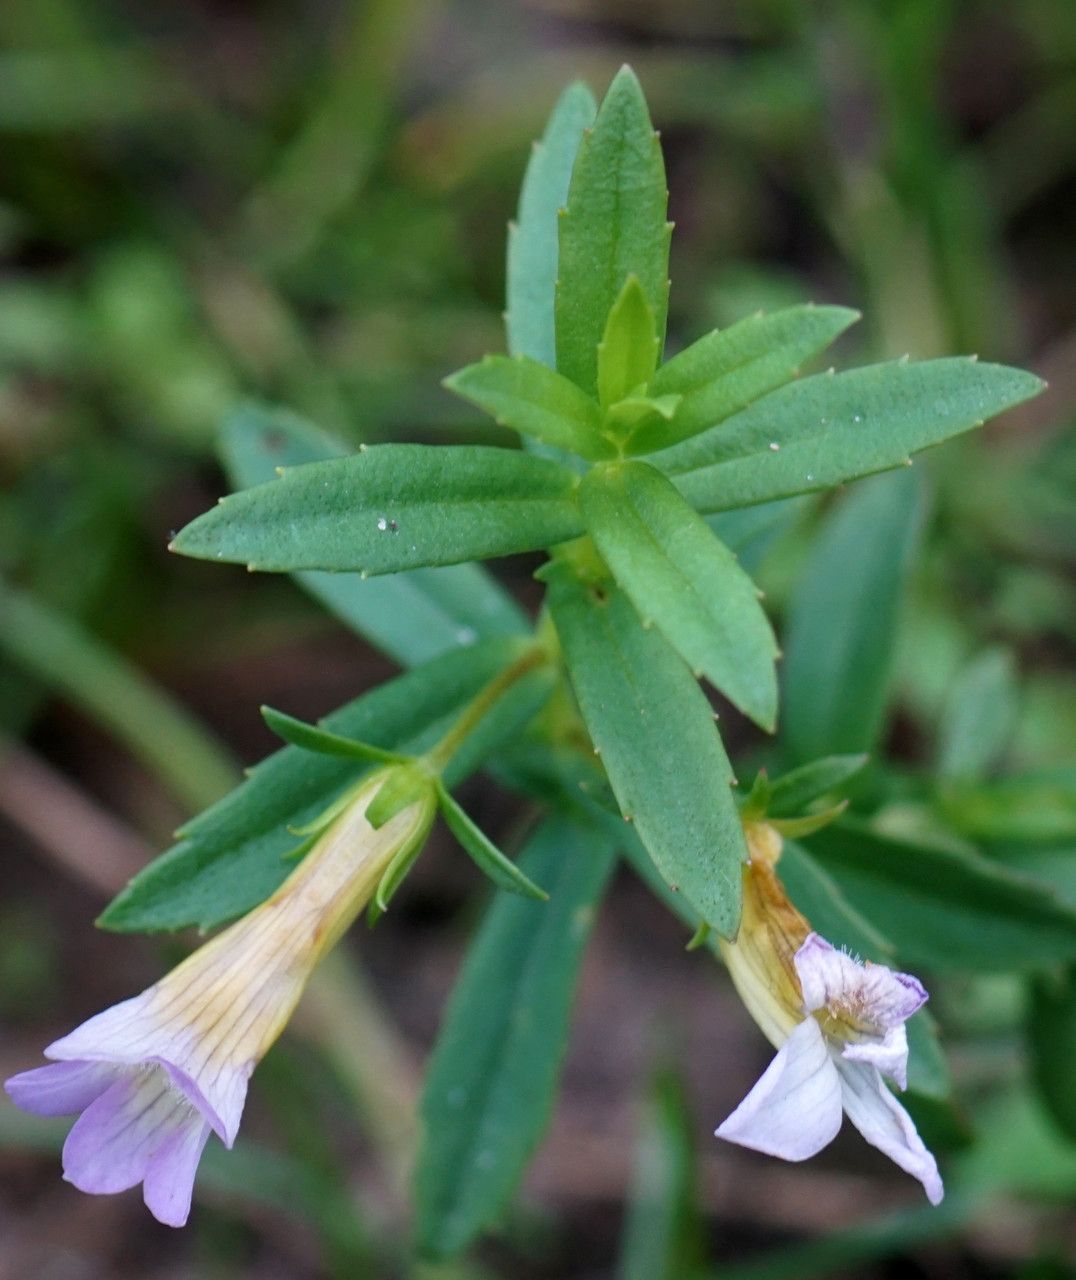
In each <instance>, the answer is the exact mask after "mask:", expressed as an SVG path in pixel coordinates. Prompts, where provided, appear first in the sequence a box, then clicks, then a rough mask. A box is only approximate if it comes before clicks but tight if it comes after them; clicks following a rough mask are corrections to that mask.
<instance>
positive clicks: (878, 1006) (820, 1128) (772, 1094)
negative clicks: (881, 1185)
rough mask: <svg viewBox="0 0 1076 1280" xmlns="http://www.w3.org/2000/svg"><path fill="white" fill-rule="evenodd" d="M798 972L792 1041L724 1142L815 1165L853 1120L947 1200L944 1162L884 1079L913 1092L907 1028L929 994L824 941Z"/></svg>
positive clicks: (811, 944) (726, 1130)
mask: <svg viewBox="0 0 1076 1280" xmlns="http://www.w3.org/2000/svg"><path fill="white" fill-rule="evenodd" d="M732 946H735V944H732ZM793 965H794V968H795V974H796V977H797V979H798V984H799V987H800V990H801V993H802V1006H801V1009H800V1010H799V1011H798V1015H799V1020H798V1021H797V1020H796V1018H795V1017H794V1018H793V1019H792V1020H791V1021H792V1027H791V1029H790V1030H783V1031H782V1032H781V1033H779V1034H784V1035H786V1036H787V1038H785V1039H784V1042H783V1044H781V1046H780V1048H779V1050H778V1053H777V1056H776V1057H775V1058H774V1060H773V1061H772V1062H771V1063H770V1065H769V1066H768V1067H767V1068H766V1070H765V1071H764V1072H763V1073H762V1076H761V1077H760V1079H759V1081H758V1083H757V1084H756V1085H755V1087H754V1088H753V1089H752V1090H751V1092H750V1093H749V1094H748V1095H747V1097H746V1098H745V1099H744V1100H743V1102H741V1103H740V1105H739V1106H738V1107H737V1108H736V1110H735V1111H734V1112H733V1113H732V1115H730V1116H729V1118H728V1119H727V1120H726V1121H725V1122H724V1123H723V1124H722V1125H721V1126H720V1127H719V1128H718V1129H717V1131H716V1132H717V1136H718V1137H719V1138H725V1139H727V1140H728V1141H729V1142H735V1143H738V1144H739V1145H740V1146H744V1147H751V1148H753V1149H754V1150H756V1151H763V1152H765V1153H766V1154H768V1155H773V1156H780V1157H781V1158H782V1159H784V1160H806V1159H808V1157H810V1156H813V1155H815V1154H816V1153H817V1152H819V1151H821V1150H822V1148H823V1147H825V1146H827V1145H828V1144H829V1143H830V1142H832V1141H833V1139H834V1138H835V1137H836V1136H837V1133H838V1131H839V1130H840V1127H841V1123H842V1119H843V1117H844V1116H845V1115H846V1116H847V1117H848V1118H849V1120H851V1122H852V1123H853V1124H854V1125H855V1127H856V1128H857V1129H858V1130H859V1132H860V1133H861V1134H862V1135H863V1136H864V1138H866V1139H867V1141H868V1142H869V1143H870V1144H871V1145H872V1146H875V1147H877V1148H878V1149H879V1150H880V1151H882V1152H884V1153H885V1154H886V1155H887V1156H888V1157H889V1158H890V1159H891V1160H893V1161H894V1162H895V1163H896V1164H898V1165H899V1166H900V1167H901V1168H902V1169H904V1170H906V1171H907V1172H908V1173H910V1174H911V1175H912V1176H913V1177H915V1178H918V1179H919V1181H920V1182H921V1183H922V1184H923V1188H924V1190H925V1191H926V1193H927V1198H928V1199H929V1200H930V1202H931V1204H939V1203H940V1202H941V1199H942V1196H943V1194H944V1191H943V1188H942V1181H941V1177H940V1176H939V1174H938V1166H937V1164H936V1162H935V1160H934V1157H933V1156H932V1155H931V1153H930V1152H929V1151H928V1150H927V1148H926V1147H925V1146H924V1145H923V1142H922V1140H921V1139H920V1137H919V1134H918V1133H917V1132H916V1128H915V1124H914V1122H913V1121H912V1118H911V1116H909V1115H908V1113H907V1111H905V1109H904V1108H903V1107H902V1106H901V1104H900V1103H899V1102H898V1101H897V1099H896V1098H895V1097H894V1096H893V1094H892V1092H891V1091H890V1090H889V1088H888V1086H887V1085H886V1083H885V1081H884V1079H883V1078H882V1077H883V1075H884V1076H888V1077H889V1078H890V1079H891V1080H892V1081H893V1082H894V1083H895V1084H896V1085H897V1086H898V1087H899V1088H901V1089H903V1088H905V1087H906V1085H907V1073H908V1037H907V1033H906V1031H905V1027H904V1024H905V1022H906V1021H907V1020H908V1018H910V1017H911V1016H912V1014H913V1013H915V1012H916V1010H917V1009H919V1008H921V1007H922V1005H923V1004H924V1003H925V1002H926V999H927V993H926V991H925V990H924V989H923V987H922V985H921V984H920V982H919V981H918V980H917V979H916V978H913V977H912V976H911V975H910V974H906V973H895V972H894V971H893V970H892V969H888V968H886V966H885V965H882V964H869V963H868V964H862V963H860V962H859V961H858V960H855V959H853V958H852V957H851V956H849V955H847V954H846V953H845V952H843V951H838V950H837V948H836V947H833V946H831V945H830V944H829V943H828V942H826V940H825V939H824V938H821V937H820V936H819V935H818V934H817V933H810V934H808V935H807V938H806V940H805V941H804V942H803V944H802V945H801V946H800V947H799V949H798V950H797V951H796V952H795V955H794V958H793ZM730 970H732V971H733V975H734V977H739V980H740V981H742V980H743V972H744V968H743V966H740V967H739V969H736V968H734V967H733V965H731V964H730ZM773 1025H774V1023H773V1021H771V1022H770V1028H769V1029H771V1030H772V1027H773ZM768 1033H769V1031H768ZM771 1038H774V1039H776V1038H777V1036H771Z"/></svg>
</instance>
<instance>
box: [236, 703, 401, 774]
mask: <svg viewBox="0 0 1076 1280" xmlns="http://www.w3.org/2000/svg"><path fill="white" fill-rule="evenodd" d="M261 713H262V719H263V720H264V721H265V723H266V724H267V725H268V726H269V728H270V729H272V731H273V732H274V733H275V734H276V736H277V737H278V738H283V740H284V741H285V742H288V743H290V744H291V745H292V746H293V747H301V748H302V749H303V750H304V751H314V752H316V753H317V754H319V755H324V756H340V757H342V758H344V759H347V760H365V761H366V762H367V763H368V764H376V763H379V762H380V763H383V764H388V763H392V764H396V763H399V762H400V761H401V760H403V759H404V757H403V756H399V755H396V754H395V753H394V752H392V751H382V750H381V748H380V747H372V746H370V744H369V743H368V742H357V741H356V740H355V739H354V738H345V737H344V736H343V735H342V734H339V733H329V732H328V731H327V730H325V729H319V728H318V727H317V725H313V724H307V723H306V721H305V720H296V719H295V717H294V716H289V715H286V714H285V713H284V712H283V711H274V710H273V708H272V707H262V708H261Z"/></svg>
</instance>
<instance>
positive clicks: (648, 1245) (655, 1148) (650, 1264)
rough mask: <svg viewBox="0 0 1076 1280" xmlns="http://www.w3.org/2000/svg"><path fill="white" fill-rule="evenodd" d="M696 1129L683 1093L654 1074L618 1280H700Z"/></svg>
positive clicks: (669, 1076)
mask: <svg viewBox="0 0 1076 1280" xmlns="http://www.w3.org/2000/svg"><path fill="white" fill-rule="evenodd" d="M694 1130H695V1126H694V1121H693V1119H692V1117H691V1114H690V1110H689V1108H688V1104H687V1099H686V1097H685V1096H684V1088H683V1085H682V1084H681V1082H680V1081H679V1079H678V1078H677V1077H676V1076H675V1075H674V1074H673V1073H672V1072H671V1071H660V1072H658V1073H657V1075H656V1077H655V1079H654V1082H653V1085H652V1087H651V1089H650V1096H649V1097H648V1098H647V1104H646V1108H645V1111H644V1114H643V1118H642V1126H641V1132H640V1134H639V1144H638V1148H637V1151H636V1155H635V1170H634V1173H633V1176H632V1182H631V1190H630V1192H629V1196H628V1204H627V1213H626V1216H625V1220H624V1232H623V1238H622V1241H621V1246H620V1261H619V1265H618V1267H617V1276H618V1277H619V1280H687V1278H688V1277H690V1276H693V1275H699V1276H701V1274H702V1272H701V1267H700V1264H701V1262H702V1247H701V1246H702V1239H701V1232H700V1223H699V1215H698V1209H697V1206H696V1187H695V1182H696V1177H695V1150H694V1143H693V1141H692V1135H693V1133H694Z"/></svg>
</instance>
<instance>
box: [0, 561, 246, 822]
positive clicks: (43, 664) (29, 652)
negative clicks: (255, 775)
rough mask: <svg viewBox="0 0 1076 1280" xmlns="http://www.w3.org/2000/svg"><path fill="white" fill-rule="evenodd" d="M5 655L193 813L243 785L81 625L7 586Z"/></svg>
mask: <svg viewBox="0 0 1076 1280" xmlns="http://www.w3.org/2000/svg"><path fill="white" fill-rule="evenodd" d="M0 650H2V651H3V652H4V653H5V654H6V655H7V656H8V657H9V658H10V659H11V660H12V661H13V662H15V663H17V664H18V665H19V666H20V667H22V668H23V670H25V671H28V672H31V673H32V674H33V675H35V676H37V677H38V678H39V679H40V680H42V681H44V682H45V683H46V684H47V685H48V686H49V688H51V689H53V690H55V691H56V692H57V693H60V694H63V695H64V696H66V697H67V698H68V699H69V700H70V701H71V702H72V703H73V704H74V705H75V706H77V707H78V708H79V709H80V710H82V711H84V712H85V713H86V714H87V715H89V716H90V717H92V719H94V720H95V721H96V722H97V723H99V724H101V725H103V726H104V727H105V728H106V729H108V730H110V731H111V732H112V733H114V734H115V736H116V737H117V738H118V739H119V740H120V741H121V742H123V743H124V745H125V746H126V747H128V748H129V750H130V751H131V752H132V754H133V755H135V756H136V757H137V758H138V759H139V760H140V761H141V762H142V763H143V764H144V765H145V766H146V768H147V769H150V770H151V771H152V772H153V773H154V774H155V775H156V776H157V777H159V778H160V779H161V781H162V782H164V783H165V785H166V786H167V787H168V788H169V789H170V790H171V791H172V792H173V793H174V794H175V796H176V797H177V798H178V799H179V800H181V801H182V802H183V804H184V805H185V806H187V807H189V808H190V809H191V810H193V811H198V810H200V809H204V808H206V807H207V806H208V805H210V804H212V803H213V802H214V801H216V800H219V799H220V797H221V796H222V795H224V794H225V793H226V792H228V791H230V790H231V788H232V787H234V786H235V785H236V784H237V782H238V781H239V776H238V770H237V769H236V767H235V765H234V764H233V762H232V760H231V759H230V757H229V756H228V754H227V753H226V752H225V750H224V748H223V747H221V746H220V745H219V744H218V743H217V742H216V741H215V740H214V739H213V738H212V737H211V736H210V735H209V733H208V732H207V731H206V730H205V729H203V728H202V727H201V726H200V725H199V724H198V723H197V722H196V721H195V720H194V719H193V718H192V717H190V716H188V715H187V713H186V712H185V711H183V710H182V709H181V708H180V707H179V706H177V704H176V703H175V702H174V701H173V700H172V699H171V698H170V697H169V696H168V695H167V694H166V693H164V692H163V691H162V690H161V689H159V688H158V687H157V686H156V685H154V684H153V683H152V682H151V681H149V680H148V679H147V678H146V677H145V676H144V675H143V674H142V673H141V672H140V671H138V669H137V668H136V667H134V666H132V665H131V664H130V663H129V662H127V661H126V660H125V659H124V658H122V657H120V656H119V654H117V653H115V652H113V650H111V649H109V648H108V647H107V646H106V645H105V644H103V643H102V642H101V641H100V640H98V639H97V637H96V636H94V635H92V634H91V633H90V632H88V631H86V630H85V629H84V628H83V627H81V626H80V625H79V624H78V623H77V622H74V621H72V620H71V619H70V618H67V617H65V616H64V615H63V614H62V613H60V612H58V611H57V610H54V609H51V608H49V607H48V606H47V605H45V604H42V603H41V601H39V600H36V599H35V598H34V597H33V596H31V595H28V594H27V593H26V592H23V591H17V590H15V589H14V588H12V587H10V586H8V585H7V584H6V583H3V582H0Z"/></svg>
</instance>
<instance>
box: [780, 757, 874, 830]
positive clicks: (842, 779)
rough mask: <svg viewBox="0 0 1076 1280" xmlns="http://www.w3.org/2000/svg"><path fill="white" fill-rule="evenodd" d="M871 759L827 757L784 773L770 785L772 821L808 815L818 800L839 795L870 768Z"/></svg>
mask: <svg viewBox="0 0 1076 1280" xmlns="http://www.w3.org/2000/svg"><path fill="white" fill-rule="evenodd" d="M869 759H870V756H867V755H863V754H859V755H848V756H824V757H823V758H822V759H821V760H812V761H811V763H810V764H804V765H800V767H799V768H798V769H793V770H792V771H791V772H790V773H784V774H782V775H781V776H780V777H779V778H775V779H774V780H773V781H772V782H771V783H770V784H769V789H770V794H769V803H768V805H767V808H766V812H767V814H768V815H769V816H770V817H771V818H792V817H795V816H796V815H798V814H801V813H803V812H804V810H805V809H806V808H807V806H808V805H809V804H811V802H812V801H814V800H819V799H821V797H822V796H828V795H830V794H831V793H832V792H835V791H836V792H839V791H840V789H841V788H842V787H843V786H844V784H845V783H846V782H847V781H848V780H849V779H850V778H854V777H855V775H856V774H857V773H859V772H860V771H861V770H862V769H863V767H864V766H865V765H866V763H867V761H868V760H869Z"/></svg>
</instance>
